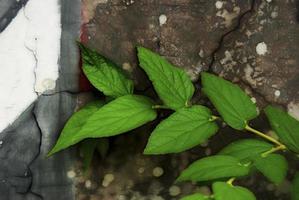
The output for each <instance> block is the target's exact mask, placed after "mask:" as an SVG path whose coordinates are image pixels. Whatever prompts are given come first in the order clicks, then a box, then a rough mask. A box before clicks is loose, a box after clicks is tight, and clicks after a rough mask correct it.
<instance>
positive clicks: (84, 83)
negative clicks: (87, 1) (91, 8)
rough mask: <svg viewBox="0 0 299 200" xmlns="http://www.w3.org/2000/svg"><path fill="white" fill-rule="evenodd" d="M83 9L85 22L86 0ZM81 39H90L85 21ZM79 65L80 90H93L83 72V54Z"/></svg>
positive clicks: (82, 16) (82, 40)
mask: <svg viewBox="0 0 299 200" xmlns="http://www.w3.org/2000/svg"><path fill="white" fill-rule="evenodd" d="M82 4H83V5H82V10H81V18H82V19H81V21H82V22H84V21H85V20H84V18H85V16H84V8H85V6H84V1H83V3H82ZM80 32H81V33H80V41H81V42H82V43H83V44H84V43H87V41H88V35H87V28H86V24H85V23H83V24H82V25H81V30H80ZM79 67H80V76H79V88H80V91H82V92H87V91H91V90H92V85H91V84H90V82H89V81H88V79H87V78H86V76H85V75H84V73H83V70H82V57H81V54H80V61H79Z"/></svg>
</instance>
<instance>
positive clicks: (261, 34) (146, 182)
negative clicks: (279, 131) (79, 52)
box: [76, 0, 299, 200]
mask: <svg viewBox="0 0 299 200" xmlns="http://www.w3.org/2000/svg"><path fill="white" fill-rule="evenodd" d="M83 17H84V19H83V22H84V23H85V24H84V25H83V30H84V31H85V32H84V36H85V37H84V38H86V40H84V42H85V43H86V44H87V45H88V46H90V47H93V48H95V49H97V50H98V51H99V52H100V53H102V54H103V55H106V56H107V57H109V58H111V59H112V60H114V61H116V63H118V64H119V66H121V67H122V68H124V69H125V70H127V71H128V72H130V73H131V75H132V77H133V79H134V80H135V83H136V85H137V90H138V91H139V92H140V91H143V92H144V91H145V90H146V92H148V87H150V83H149V82H148V80H147V78H145V76H144V73H143V72H142V71H141V70H140V69H139V68H138V63H137V60H136V52H135V51H136V50H135V46H136V45H142V46H145V47H148V48H151V49H153V50H155V51H156V52H159V53H160V54H162V55H164V56H165V57H167V58H168V59H169V60H170V61H171V62H172V63H173V64H175V65H177V66H179V67H182V68H183V69H185V70H186V71H187V72H188V74H190V76H191V78H192V79H193V80H194V81H197V80H198V76H199V73H200V72H201V71H206V70H207V71H210V72H213V73H216V74H219V75H220V76H224V77H225V78H227V79H230V80H232V81H234V82H236V83H238V84H240V85H241V86H242V87H243V88H244V89H245V90H246V91H247V92H248V93H249V94H250V95H252V96H253V97H254V98H253V101H257V104H258V105H259V107H260V108H261V109H262V108H263V107H264V106H265V105H266V104H267V103H275V104H279V105H281V106H283V107H284V108H287V109H288V110H289V111H290V113H291V114H292V115H294V116H297V117H298V116H299V106H298V100H299V97H298V89H297V87H298V80H299V79H298V77H299V76H298V75H299V74H298V72H299V71H298V69H299V68H298V65H299V56H298V52H299V51H298V48H299V42H298V39H299V37H298V28H299V24H298V1H295V0H288V1H275V0H272V1H266V0H252V1H249V0H239V1H238V0H228V1H216V0H212V1H211V0H175V1H169V0H150V1H146V0H135V1H134V0H98V1H90V0H84V1H83ZM196 84H197V82H196ZM197 85H198V86H199V87H200V85H199V84H197ZM149 93H150V92H149ZM198 97H199V98H200V97H201V96H200V94H197V98H198ZM162 118H163V117H162ZM265 121H266V119H265V117H264V116H263V115H262V116H261V117H260V118H259V119H257V120H254V121H253V122H252V123H253V124H254V126H256V127H257V128H259V129H261V130H264V131H268V130H269V127H268V125H267V124H266V123H265ZM153 127H154V126H153V124H152V125H149V127H147V129H149V130H147V129H146V128H144V129H146V130H144V129H142V130H140V129H138V130H136V131H134V133H135V135H133V134H127V135H124V136H119V137H116V138H113V139H111V146H112V147H111V149H110V153H109V154H108V156H107V158H106V159H104V160H99V159H96V160H95V161H94V166H93V168H92V172H91V173H90V174H91V175H90V176H87V177H84V176H83V175H82V173H81V172H80V168H81V166H80V164H78V166H77V170H78V171H77V177H76V181H77V187H78V190H77V198H78V199H83V200H85V199H86V200H87V199H103V200H110V199H117V200H127V199H128V200H129V199H138V200H139V199H142V200H143V199H144V200H150V199H151V200H152V199H154V200H163V199H167V200H168V199H179V197H180V196H181V195H182V194H186V193H191V191H196V190H200V191H202V192H204V193H209V188H206V187H204V188H203V187H201V186H200V185H192V184H189V183H187V184H181V185H175V186H173V184H174V180H175V178H176V177H177V175H178V174H179V172H180V171H181V170H182V169H183V168H184V167H186V165H187V164H188V163H191V162H192V161H193V160H195V159H198V158H200V157H202V156H204V155H210V154H215V153H217V151H219V150H220V149H221V148H222V147H223V146H225V145H226V144H228V143H229V142H230V141H232V140H235V139H237V138H240V137H250V134H247V135H246V134H238V133H237V132H236V133H234V132H235V131H233V130H232V129H230V128H229V127H225V128H224V129H223V130H222V131H221V132H220V133H219V134H217V136H215V137H213V138H212V139H211V141H210V142H209V143H208V144H206V145H208V146H206V145H205V147H196V148H194V149H192V150H190V151H188V152H185V153H182V154H179V155H173V156H158V157H147V156H142V150H143V148H144V146H145V143H146V140H147V137H148V134H149V132H150V130H152V129H153ZM232 133H233V134H232ZM134 141H135V143H136V141H138V142H137V143H138V144H135V143H134ZM140 141H143V142H140ZM129 152H130V153H131V155H128V154H129ZM97 157H98V156H97ZM296 163H298V161H296V159H294V158H292V157H291V156H290V168H291V170H290V174H289V177H292V174H293V173H294V171H295V170H296V169H299V166H298V164H296ZM157 167H158V169H157ZM160 167H161V168H162V169H163V171H164V173H163V175H161V176H159V177H156V176H154V174H155V172H154V171H156V172H157V170H158V172H161V169H160ZM239 183H240V184H241V185H244V186H246V187H249V188H250V189H252V190H253V191H254V193H255V194H256V195H257V197H258V199H263V200H267V199H269V200H270V199H285V200H287V199H289V196H288V190H289V185H290V182H289V180H286V181H285V182H284V183H282V184H281V185H280V186H278V187H277V186H274V185H272V184H269V182H267V180H266V179H265V178H264V177H263V176H261V175H260V174H257V175H255V176H253V177H251V178H247V179H244V180H241V181H239Z"/></svg>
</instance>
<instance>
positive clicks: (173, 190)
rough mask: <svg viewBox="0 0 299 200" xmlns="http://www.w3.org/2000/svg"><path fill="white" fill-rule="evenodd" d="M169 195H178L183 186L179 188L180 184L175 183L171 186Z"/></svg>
mask: <svg viewBox="0 0 299 200" xmlns="http://www.w3.org/2000/svg"><path fill="white" fill-rule="evenodd" d="M168 191H169V195H170V196H173V197H175V196H178V195H179V194H180V193H181V188H179V187H178V186H176V185H173V186H171V187H170V188H169V190H168Z"/></svg>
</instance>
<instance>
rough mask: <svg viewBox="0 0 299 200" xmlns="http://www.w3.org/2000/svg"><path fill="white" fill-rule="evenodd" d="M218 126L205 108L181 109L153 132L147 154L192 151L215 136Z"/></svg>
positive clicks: (146, 150)
mask: <svg viewBox="0 0 299 200" xmlns="http://www.w3.org/2000/svg"><path fill="white" fill-rule="evenodd" d="M217 130H218V126H217V124H216V123H215V122H213V119H212V115H211V111H210V110H209V109H208V108H206V107H204V106H197V105H196V106H192V107H190V108H181V109H179V110H178V111H177V112H175V113H174V114H172V115H171V116H170V117H168V118H167V119H165V120H164V121H162V122H161V123H160V124H159V125H158V126H157V127H156V129H155V130H154V131H153V133H152V134H151V136H150V138H149V142H148V144H147V147H146V149H145V151H144V153H145V154H166V153H178V152H181V151H185V150H187V149H190V148H192V147H194V146H196V145H198V144H200V143H202V142H205V141H206V140H207V139H208V138H209V137H211V136H212V135H213V134H215V133H216V132H217Z"/></svg>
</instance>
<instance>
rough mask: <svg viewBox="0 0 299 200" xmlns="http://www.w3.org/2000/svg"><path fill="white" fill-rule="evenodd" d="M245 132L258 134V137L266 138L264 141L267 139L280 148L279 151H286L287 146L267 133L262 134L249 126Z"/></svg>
mask: <svg viewBox="0 0 299 200" xmlns="http://www.w3.org/2000/svg"><path fill="white" fill-rule="evenodd" d="M245 130H247V131H249V132H251V133H254V134H256V135H258V136H260V137H262V138H264V139H266V140H268V141H270V142H272V143H274V144H276V145H277V146H279V147H280V148H279V149H286V146H285V145H284V144H282V143H281V142H279V141H278V140H276V139H274V138H273V137H271V136H268V135H266V134H265V133H262V132H261V131H258V130H256V129H254V128H252V127H250V126H249V125H246V126H245Z"/></svg>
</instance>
